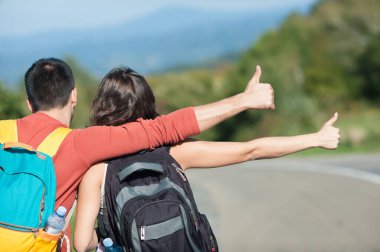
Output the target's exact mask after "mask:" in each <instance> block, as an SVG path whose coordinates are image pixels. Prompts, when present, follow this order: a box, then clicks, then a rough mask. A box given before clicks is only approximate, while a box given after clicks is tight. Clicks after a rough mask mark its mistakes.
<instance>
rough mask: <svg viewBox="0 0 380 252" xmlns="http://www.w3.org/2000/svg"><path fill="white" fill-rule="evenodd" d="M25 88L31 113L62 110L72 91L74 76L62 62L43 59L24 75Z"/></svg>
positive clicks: (53, 59)
mask: <svg viewBox="0 0 380 252" xmlns="http://www.w3.org/2000/svg"><path fill="white" fill-rule="evenodd" d="M25 88H26V93H27V96H28V100H29V102H30V104H31V106H32V110H33V112H36V111H40V110H49V109H52V108H62V107H64V106H65V105H66V104H67V103H68V101H69V98H70V94H71V91H72V90H73V89H74V76H73V73H72V71H71V68H70V66H69V65H67V64H66V63H65V62H64V61H62V60H60V59H56V58H44V59H40V60H38V61H36V62H34V63H33V65H32V66H31V67H30V68H29V69H28V71H27V72H26V73H25Z"/></svg>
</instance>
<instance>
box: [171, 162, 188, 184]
mask: <svg viewBox="0 0 380 252" xmlns="http://www.w3.org/2000/svg"><path fill="white" fill-rule="evenodd" d="M172 166H173V167H175V169H176V171H177V172H178V174H179V175H180V176H181V178H182V180H183V181H187V178H186V175H185V172H184V171H183V170H182V169H181V168H180V167H178V165H176V164H175V163H172Z"/></svg>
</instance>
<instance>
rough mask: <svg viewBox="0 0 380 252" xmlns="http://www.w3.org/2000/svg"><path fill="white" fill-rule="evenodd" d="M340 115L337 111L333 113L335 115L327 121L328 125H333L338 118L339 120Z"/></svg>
mask: <svg viewBox="0 0 380 252" xmlns="http://www.w3.org/2000/svg"><path fill="white" fill-rule="evenodd" d="M338 116H339V114H338V112H335V113H334V115H333V117H331V118H330V120H328V121H327V122H326V123H325V125H327V126H331V125H333V124H334V123H335V122H336V120H338Z"/></svg>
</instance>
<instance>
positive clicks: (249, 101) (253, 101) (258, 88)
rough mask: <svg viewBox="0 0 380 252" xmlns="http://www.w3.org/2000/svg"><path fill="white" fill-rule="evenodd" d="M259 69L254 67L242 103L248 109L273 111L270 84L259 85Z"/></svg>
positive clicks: (272, 95) (272, 94) (272, 92)
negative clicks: (254, 69)
mask: <svg viewBox="0 0 380 252" xmlns="http://www.w3.org/2000/svg"><path fill="white" fill-rule="evenodd" d="M260 76H261V68H260V66H256V72H255V74H254V75H253V76H252V78H251V80H250V81H249V82H248V85H247V87H246V89H245V91H244V93H243V95H244V102H245V103H246V106H247V107H248V108H249V109H272V110H274V109H275V105H274V91H273V88H272V86H271V85H270V84H268V83H260Z"/></svg>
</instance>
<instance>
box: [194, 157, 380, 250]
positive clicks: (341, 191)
mask: <svg viewBox="0 0 380 252" xmlns="http://www.w3.org/2000/svg"><path fill="white" fill-rule="evenodd" d="M187 174H188V177H189V180H190V183H191V185H192V188H193V191H194V194H195V197H196V200H197V202H198V207H199V209H200V210H201V211H203V212H204V213H205V214H206V215H207V216H208V217H209V221H210V223H211V225H212V226H213V230H214V232H215V234H216V236H217V239H218V243H219V246H220V249H221V251H227V252H229V251H231V252H235V251H260V252H266V251H268V252H269V251H270V252H272V251H273V252H287V251H289V252H298V251H299V252H313V251H318V252H322V251H329V252H330V251H331V252H335V251H337V252H340V251H342V252H343V251H350V252H351V251H352V252H367V251H368V252H375V251H380V154H370V155H347V156H333V157H331V156H327V157H326V156H325V157H312V158H280V159H273V160H261V161H251V162H246V163H243V164H239V165H235V166H229V167H223V168H218V169H202V170H201V169H198V170H196V169H194V170H189V172H187Z"/></svg>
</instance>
